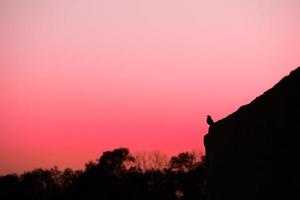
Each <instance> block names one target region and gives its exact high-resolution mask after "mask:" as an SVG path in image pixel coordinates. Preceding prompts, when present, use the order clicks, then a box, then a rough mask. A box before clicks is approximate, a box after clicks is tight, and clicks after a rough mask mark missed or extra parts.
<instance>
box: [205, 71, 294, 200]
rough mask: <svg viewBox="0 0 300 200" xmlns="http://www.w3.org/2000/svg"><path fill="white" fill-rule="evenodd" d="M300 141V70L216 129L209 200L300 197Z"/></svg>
mask: <svg viewBox="0 0 300 200" xmlns="http://www.w3.org/2000/svg"><path fill="white" fill-rule="evenodd" d="M299 136H300V67H298V68H297V69H295V70H294V71H292V72H291V73H290V74H289V75H288V76H286V77H284V78H283V79H282V80H281V81H280V82H279V83H277V84H276V85H275V86H274V87H273V88H271V89H270V90H268V91H266V92H265V93H264V94H262V95H261V96H259V97H257V98H256V99H255V100H253V101H252V102H251V103H250V104H248V105H245V106H242V107H241V108H240V109H238V110H237V111H236V112H234V113H233V114H231V115H229V116H228V117H226V118H224V119H222V120H220V121H217V122H216V123H215V124H214V125H213V126H211V127H210V129H209V132H208V134H207V135H205V138H204V143H205V147H206V156H207V163H208V173H209V174H208V192H209V194H208V195H209V200H221V199H222V200H223V199H224V200H225V199H226V200H227V199H228V200H229V199H230V200H232V199H243V200H248V199H249V200H250V199H252V200H253V199H289V198H291V197H293V196H295V195H298V196H300V195H299V193H300V164H298V163H300V141H299V140H300V139H299V140H298V138H299ZM291 199H295V197H293V198H291ZM296 199H300V198H298V197H296Z"/></svg>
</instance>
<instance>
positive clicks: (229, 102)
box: [0, 0, 300, 174]
mask: <svg viewBox="0 0 300 200" xmlns="http://www.w3.org/2000/svg"><path fill="white" fill-rule="evenodd" d="M299 20H300V1H298V0H251V1H248V0H219V1H217V0H207V1H202V0H184V1H182V0H151V1H150V0H149V1H148V0H109V1H104V0H26V1H25V0H1V1H0V30H1V31H0V91H1V92H0V174H5V173H10V172H18V173H21V172H23V171H24V170H31V169H33V168H35V167H46V168H49V167H52V166H54V165H58V166H59V167H60V168H65V167H72V168H75V169H77V168H82V167H83V166H84V163H85V162H87V161H89V160H95V159H96V158H98V157H99V156H100V154H101V152H102V151H103V150H111V149H114V148H117V147H121V146H124V147H129V148H130V149H131V150H132V151H134V152H136V151H142V150H146V151H152V150H161V151H162V152H165V153H168V154H169V155H173V154H176V153H178V152H182V151H190V150H192V149H201V150H202V151H204V150H203V139H202V138H203V135H204V134H205V133H206V132H207V128H208V127H207V125H206V123H205V120H206V115H207V114H211V115H212V117H213V118H214V119H215V120H218V119H221V118H223V117H226V116H227V115H228V114H230V113H232V112H234V111H235V110H236V109H238V108H239V107H240V106H241V105H243V104H247V103H249V102H250V101H251V100H253V99H254V98H255V97H256V96H258V95H260V94H262V93H263V92H264V91H265V90H267V89H269V88H270V87H272V86H273V85H274V84H275V83H277V82H278V81H279V80H280V79H281V78H282V77H283V76H285V75H287V74H288V73H289V72H290V71H291V70H292V69H294V68H296V67H297V66H298V65H300V37H299V36H300V26H299Z"/></svg>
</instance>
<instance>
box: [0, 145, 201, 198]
mask: <svg viewBox="0 0 300 200" xmlns="http://www.w3.org/2000/svg"><path fill="white" fill-rule="evenodd" d="M135 161H136V159H135V157H134V156H132V155H131V154H130V152H129V150H128V149H126V148H119V149H115V150H113V151H107V152H104V153H103V154H102V156H101V157H100V158H99V159H98V161H97V162H89V163H87V164H86V168H85V170H84V171H73V170H72V169H69V168H67V169H65V170H64V171H59V170H58V168H57V167H54V168H52V169H50V170H48V169H35V170H33V171H30V172H26V173H24V174H22V175H20V176H18V175H16V174H11V175H6V176H2V177H0V199H32V200H48V199H49V200H51V199H72V200H77V199H78V200H81V199H82V200H89V199H101V200H121V199H124V200H141V199H143V200H153V199H156V200H176V199H185V200H196V199H197V200H205V199H207V185H206V182H207V181H206V174H207V173H206V166H205V160H204V159H203V160H202V161H201V162H196V161H195V158H194V155H193V154H191V153H181V154H179V155H178V156H177V157H172V158H171V159H170V161H169V166H168V168H164V169H160V170H153V169H148V170H141V169H139V167H138V166H137V165H136V164H135Z"/></svg>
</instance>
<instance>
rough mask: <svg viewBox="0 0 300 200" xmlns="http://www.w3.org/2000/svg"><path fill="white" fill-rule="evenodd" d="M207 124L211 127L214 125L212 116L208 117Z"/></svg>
mask: <svg viewBox="0 0 300 200" xmlns="http://www.w3.org/2000/svg"><path fill="white" fill-rule="evenodd" d="M206 122H207V123H208V125H210V126H211V125H213V124H214V120H213V119H212V118H211V116H210V115H207V118H206Z"/></svg>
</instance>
